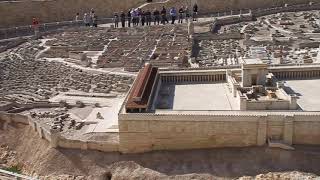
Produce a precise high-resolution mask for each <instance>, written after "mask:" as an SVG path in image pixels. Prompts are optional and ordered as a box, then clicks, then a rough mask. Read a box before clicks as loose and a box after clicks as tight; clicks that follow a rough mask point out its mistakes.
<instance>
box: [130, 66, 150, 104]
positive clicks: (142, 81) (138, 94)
mask: <svg viewBox="0 0 320 180" xmlns="http://www.w3.org/2000/svg"><path fill="white" fill-rule="evenodd" d="M151 70H152V65H151V64H148V65H146V66H145V67H144V68H143V69H142V70H141V71H140V72H139V79H137V83H136V88H135V89H133V95H132V97H133V100H134V101H141V99H142V95H143V93H144V91H145V89H146V85H147V82H148V79H149V77H150V74H151Z"/></svg>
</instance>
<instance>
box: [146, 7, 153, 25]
mask: <svg viewBox="0 0 320 180" xmlns="http://www.w3.org/2000/svg"><path fill="white" fill-rule="evenodd" d="M151 20H152V18H151V12H150V10H147V12H146V21H147V26H150V25H151Z"/></svg>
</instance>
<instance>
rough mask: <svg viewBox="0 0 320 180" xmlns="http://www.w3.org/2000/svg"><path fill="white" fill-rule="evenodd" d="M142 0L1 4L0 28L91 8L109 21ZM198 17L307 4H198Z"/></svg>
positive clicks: (249, 0)
mask: <svg viewBox="0 0 320 180" xmlns="http://www.w3.org/2000/svg"><path fill="white" fill-rule="evenodd" d="M145 2H146V1H145V0H121V1H119V0H45V1H15V2H6V1H4V2H0V17H1V19H0V28H2V27H9V26H21V25H30V24H31V22H32V18H33V17H38V18H39V19H40V22H56V21H66V20H73V19H74V17H75V14H76V13H77V12H79V13H80V14H83V13H85V12H88V11H90V9H91V8H94V9H95V11H96V13H97V15H98V16H99V17H112V15H113V13H114V12H120V11H127V10H128V9H129V8H132V7H138V6H139V5H141V4H143V3H145ZM186 2H187V1H186V0H169V1H168V2H167V1H166V3H163V4H162V3H157V4H149V5H146V6H144V7H143V8H144V9H154V8H155V7H157V8H160V7H162V6H163V5H164V6H166V7H171V6H175V7H180V6H182V5H183V6H185V5H186ZM197 2H198V5H199V10H200V12H201V13H212V12H217V11H226V10H231V9H248V8H251V9H255V8H267V7H273V6H283V5H284V4H285V3H287V4H297V3H308V2H309V0H197Z"/></svg>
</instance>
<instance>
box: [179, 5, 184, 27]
mask: <svg viewBox="0 0 320 180" xmlns="http://www.w3.org/2000/svg"><path fill="white" fill-rule="evenodd" d="M183 14H184V10H183V6H181V8H180V9H179V23H183Z"/></svg>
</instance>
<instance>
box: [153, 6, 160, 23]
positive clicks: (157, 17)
mask: <svg viewBox="0 0 320 180" xmlns="http://www.w3.org/2000/svg"><path fill="white" fill-rule="evenodd" d="M153 16H154V25H156V23H158V25H159V23H160V12H159V11H158V10H157V9H155V10H154V11H153Z"/></svg>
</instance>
